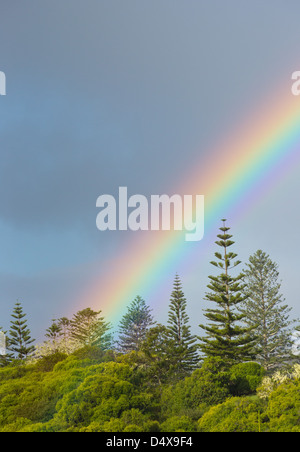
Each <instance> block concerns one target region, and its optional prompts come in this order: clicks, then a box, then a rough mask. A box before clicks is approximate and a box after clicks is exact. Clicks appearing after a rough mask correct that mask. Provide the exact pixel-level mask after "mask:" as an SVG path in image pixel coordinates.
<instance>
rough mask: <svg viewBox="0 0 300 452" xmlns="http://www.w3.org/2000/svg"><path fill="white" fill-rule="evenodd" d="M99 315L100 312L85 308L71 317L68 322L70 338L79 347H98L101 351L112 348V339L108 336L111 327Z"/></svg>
mask: <svg viewBox="0 0 300 452" xmlns="http://www.w3.org/2000/svg"><path fill="white" fill-rule="evenodd" d="M100 314H101V311H93V310H92V309H91V308H86V309H83V310H82V311H78V312H77V313H76V314H75V315H74V316H73V319H72V320H71V321H70V336H71V339H73V340H74V341H76V342H77V343H78V345H79V346H80V347H85V346H90V347H98V348H100V349H101V350H108V349H110V348H111V347H112V337H111V334H109V330H110V329H111V326H110V324H109V323H107V322H105V320H104V317H101V316H100ZM60 328H61V326H60Z"/></svg>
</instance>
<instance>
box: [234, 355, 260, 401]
mask: <svg viewBox="0 0 300 452" xmlns="http://www.w3.org/2000/svg"><path fill="white" fill-rule="evenodd" d="M264 375H265V370H264V369H263V367H261V366H260V365H259V364H257V363H252V362H251V363H241V364H236V365H234V366H232V367H231V368H230V370H229V388H230V392H231V394H232V395H234V396H242V395H250V394H255V392H256V389H257V388H258V386H259V385H260V384H261V382H262V379H263V377H264Z"/></svg>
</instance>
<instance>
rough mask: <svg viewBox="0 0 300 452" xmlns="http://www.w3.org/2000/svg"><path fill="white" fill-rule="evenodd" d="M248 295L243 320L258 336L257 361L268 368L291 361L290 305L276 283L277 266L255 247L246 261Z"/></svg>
mask: <svg viewBox="0 0 300 452" xmlns="http://www.w3.org/2000/svg"><path fill="white" fill-rule="evenodd" d="M246 267H247V268H246V269H245V270H244V273H245V279H244V281H245V283H246V284H247V287H246V291H247V295H248V298H247V300H245V301H244V303H243V305H242V312H243V313H244V315H245V318H244V322H245V323H246V325H247V326H249V327H252V328H253V333H252V335H253V336H254V335H255V336H256V337H257V347H256V358H255V359H256V361H258V362H259V363H260V364H261V365H262V366H263V367H264V368H265V369H266V370H267V371H269V370H271V369H276V368H278V367H281V366H282V365H283V364H284V363H288V362H289V361H290V360H291V355H292V332H291V330H290V329H289V328H288V327H289V325H290V324H291V322H290V321H289V312H290V311H291V308H289V307H288V306H287V305H286V304H284V299H283V297H282V295H281V294H280V286H281V284H280V283H279V282H278V277H279V272H278V266H277V264H276V263H275V262H272V260H271V259H270V257H269V255H267V254H266V253H264V252H263V251H262V250H258V251H257V252H256V253H255V254H254V255H253V256H250V258H249V263H247V264H246Z"/></svg>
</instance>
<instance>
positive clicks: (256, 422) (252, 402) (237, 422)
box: [198, 397, 263, 432]
mask: <svg viewBox="0 0 300 452" xmlns="http://www.w3.org/2000/svg"><path fill="white" fill-rule="evenodd" d="M262 410H263V402H262V401H261V400H260V399H258V398H253V397H240V398H237V397H234V398H230V399H228V400H227V401H226V402H224V403H222V404H220V405H217V406H214V407H212V408H210V410H209V411H208V412H207V413H205V414H204V415H203V416H202V418H201V419H200V420H199V425H198V427H199V430H200V432H259V431H261V424H262V417H261V412H262Z"/></svg>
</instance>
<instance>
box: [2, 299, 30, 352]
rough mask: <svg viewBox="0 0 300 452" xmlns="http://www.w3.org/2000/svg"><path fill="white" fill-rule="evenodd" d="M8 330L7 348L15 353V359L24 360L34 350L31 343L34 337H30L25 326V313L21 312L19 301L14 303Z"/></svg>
mask: <svg viewBox="0 0 300 452" xmlns="http://www.w3.org/2000/svg"><path fill="white" fill-rule="evenodd" d="M11 316H12V318H13V319H14V320H12V321H11V322H10V323H11V327H10V330H9V340H8V349H9V350H10V351H11V352H13V353H14V354H15V356H16V357H17V359H19V360H24V359H25V358H26V357H27V356H28V355H30V354H31V353H32V352H33V351H34V346H33V345H31V344H32V343H33V342H34V339H32V338H31V335H30V330H29V328H28V326H27V320H26V314H25V313H24V312H23V308H22V306H21V303H16V304H15V308H14V311H13V314H12V315H11Z"/></svg>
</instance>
